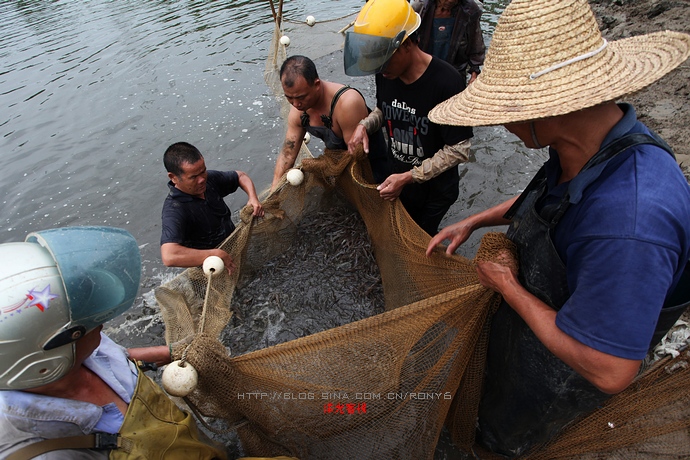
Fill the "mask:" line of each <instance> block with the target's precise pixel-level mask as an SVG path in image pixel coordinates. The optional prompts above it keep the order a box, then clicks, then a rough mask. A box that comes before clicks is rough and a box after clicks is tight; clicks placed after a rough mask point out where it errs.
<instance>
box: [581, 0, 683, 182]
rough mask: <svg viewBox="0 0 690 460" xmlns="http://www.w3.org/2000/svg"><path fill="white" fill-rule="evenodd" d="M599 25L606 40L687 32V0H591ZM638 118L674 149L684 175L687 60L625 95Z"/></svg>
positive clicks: (625, 99)
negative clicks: (663, 31)
mask: <svg viewBox="0 0 690 460" xmlns="http://www.w3.org/2000/svg"><path fill="white" fill-rule="evenodd" d="M590 5H591V6H592V9H593V10H594V13H595V15H596V16H597V20H598V22H599V27H600V29H601V30H602V33H603V34H604V37H606V38H607V39H609V40H617V39H620V38H625V37H631V36H636V35H642V34H647V33H650V32H657V31H661V30H674V31H679V32H687V33H690V2H688V1H687V0H596V1H590ZM624 101H625V102H630V103H631V104H632V105H633V106H634V107H635V109H636V110H637V113H638V116H639V118H640V120H641V121H642V122H643V123H645V124H646V125H647V126H649V127H650V128H651V129H653V130H654V131H656V132H657V133H659V134H660V135H661V137H663V138H664V140H666V142H668V143H669V144H670V145H671V147H672V148H673V150H674V151H675V153H676V157H677V159H678V162H679V163H680V164H681V166H683V169H684V171H685V173H686V176H688V175H689V172H690V104H689V102H690V61H685V62H684V63H683V64H681V65H680V66H679V67H678V68H677V69H675V70H674V71H673V72H671V73H669V74H668V75H666V76H665V77H664V78H662V79H661V80H659V81H657V82H655V83H653V84H652V85H650V86H648V87H647V88H644V89H643V90H641V91H639V92H637V93H636V94H633V95H630V96H626V97H625V98H624Z"/></svg>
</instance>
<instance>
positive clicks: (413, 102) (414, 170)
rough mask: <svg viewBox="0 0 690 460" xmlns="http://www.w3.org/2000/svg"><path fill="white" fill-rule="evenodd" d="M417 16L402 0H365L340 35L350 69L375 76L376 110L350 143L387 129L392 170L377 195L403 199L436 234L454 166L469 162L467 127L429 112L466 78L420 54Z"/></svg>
mask: <svg viewBox="0 0 690 460" xmlns="http://www.w3.org/2000/svg"><path fill="white" fill-rule="evenodd" d="M420 22H421V20H420V17H419V15H418V14H417V13H416V12H414V10H413V9H412V7H411V6H410V4H409V3H408V2H407V1H406V0H370V1H369V2H367V4H366V5H365V6H364V8H363V9H362V11H361V12H360V13H359V15H358V16H357V19H356V21H355V24H354V31H353V32H349V33H348V35H347V38H346V41H345V50H344V63H345V73H347V74H348V75H353V76H357V75H370V74H373V73H375V74H376V105H377V108H376V110H374V111H373V112H372V113H371V114H369V116H367V117H366V118H365V119H363V120H362V121H361V122H360V124H359V126H357V128H356V129H355V132H354V133H353V135H352V137H351V139H350V142H349V143H348V147H349V149H350V150H351V151H354V149H356V148H357V147H358V146H359V145H360V144H362V145H363V147H364V151H365V152H367V151H368V148H369V135H371V133H375V132H376V131H377V130H378V129H379V128H380V127H383V128H384V131H385V132H386V134H387V140H388V156H389V158H388V159H389V163H390V164H389V167H390V169H391V170H392V173H393V174H391V175H389V176H388V177H387V178H386V179H385V180H384V181H383V182H382V183H381V184H380V185H379V186H378V190H379V192H380V195H381V198H383V199H384V200H389V201H393V200H395V199H397V198H400V201H401V202H402V204H403V205H404V206H405V209H406V210H407V212H408V213H409V214H410V216H411V217H412V219H414V221H415V222H416V223H417V224H418V225H419V226H420V227H421V228H422V229H423V230H424V231H426V232H427V233H429V234H430V235H435V234H436V233H437V231H438V225H439V224H440V222H441V220H442V219H443V216H444V215H445V214H446V212H447V211H448V209H449V208H450V206H451V205H452V204H453V203H455V200H457V197H458V194H459V190H458V183H459V181H460V177H459V174H458V168H457V165H458V164H459V163H462V162H466V161H467V160H468V153H469V149H470V145H471V144H470V140H469V139H470V138H471V137H472V128H468V127H458V126H441V125H438V124H436V123H432V122H431V121H429V118H428V116H427V114H428V112H429V111H430V110H431V109H432V108H433V107H434V106H435V105H436V104H438V103H439V102H442V101H444V100H446V99H448V98H449V97H451V96H454V95H455V94H457V93H459V92H461V91H462V90H463V88H464V87H465V82H464V80H463V79H462V77H461V76H460V74H459V73H458V72H457V71H456V70H455V69H454V68H453V67H452V66H451V65H450V64H448V63H447V62H445V61H443V60H441V59H438V58H434V57H432V56H431V55H429V54H427V53H425V52H423V51H422V50H420V49H419V47H418V45H417V37H416V34H415V31H416V30H417V29H418V28H419V25H420Z"/></svg>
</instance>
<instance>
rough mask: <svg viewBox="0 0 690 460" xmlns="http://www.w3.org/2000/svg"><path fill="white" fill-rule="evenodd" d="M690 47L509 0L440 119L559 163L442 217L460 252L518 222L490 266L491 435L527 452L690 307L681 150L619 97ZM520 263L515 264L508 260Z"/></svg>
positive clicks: (587, 15) (682, 38) (636, 367)
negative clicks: (545, 152)
mask: <svg viewBox="0 0 690 460" xmlns="http://www.w3.org/2000/svg"><path fill="white" fill-rule="evenodd" d="M688 55H690V36H689V35H687V34H682V33H678V32H669V31H666V32H658V33H654V34H649V35H643V36H637V37H630V38H626V39H623V40H619V41H616V42H610V43H609V42H607V41H606V40H605V39H604V38H603V37H602V35H601V33H600V31H599V28H598V25H597V21H596V18H595V17H594V14H593V13H592V11H591V9H590V7H589V4H588V3H587V1H586V0H569V1H563V0H513V2H512V3H510V5H509V6H508V7H507V8H506V9H505V11H504V12H503V14H502V16H501V18H500V19H499V21H498V24H497V26H496V30H495V32H494V35H493V38H492V42H491V45H490V47H489V49H488V52H487V57H486V61H485V64H484V68H483V71H482V73H481V74H479V76H478V77H477V80H475V82H474V83H472V85H470V86H469V87H468V88H467V90H465V91H464V92H463V93H461V94H459V95H457V96H455V97H453V98H451V99H450V100H448V101H445V102H443V103H441V104H439V105H438V106H437V107H436V108H434V109H433V110H432V111H431V113H430V114H429V117H430V118H431V119H432V120H434V121H436V122H438V123H447V124H453V125H455V124H457V125H471V126H489V125H504V126H505V127H506V129H508V131H510V132H511V133H514V134H515V135H517V136H518V137H519V138H520V140H522V141H523V142H524V144H525V145H526V146H527V147H529V148H539V149H540V148H545V147H547V146H548V147H549V156H550V157H549V160H548V161H547V162H546V163H545V165H544V166H543V167H542V169H541V170H540V171H539V172H538V173H537V175H536V176H535V178H534V179H533V180H532V182H531V183H530V184H529V185H528V186H527V188H526V189H525V190H524V192H523V193H522V194H521V195H520V196H519V197H515V198H512V199H510V200H508V201H506V202H505V203H502V204H499V205H497V206H495V207H493V208H490V209H488V210H486V211H483V212H481V213H478V214H475V215H472V216H469V217H467V218H466V219H464V220H462V221H460V222H458V223H456V224H454V225H451V226H449V227H446V228H444V229H442V230H441V232H439V234H438V235H436V236H435V237H434V238H432V239H431V241H430V243H429V245H428V248H427V254H430V253H431V252H432V251H433V250H434V248H435V246H436V245H438V244H440V243H441V242H442V241H443V240H446V239H448V240H450V245H449V246H448V248H447V249H446V252H447V253H448V254H451V253H453V252H454V251H455V249H456V248H457V247H458V246H459V245H460V244H462V243H463V242H465V241H466V240H467V238H468V237H469V236H470V234H471V233H472V232H473V231H474V230H476V229H478V228H482V227H489V226H495V225H509V228H508V232H507V236H508V238H510V239H511V240H512V241H513V242H514V243H515V245H516V247H517V256H518V260H517V262H515V261H514V260H510V259H512V256H510V255H509V254H504V255H505V257H506V261H507V262H508V263H507V265H502V264H498V263H495V262H479V263H478V264H477V274H478V276H479V282H480V283H481V284H482V285H484V286H486V287H489V288H491V289H493V290H495V291H497V292H499V293H500V294H501V295H502V297H503V303H502V305H501V306H500V307H499V308H498V310H497V312H496V314H495V315H494V317H493V318H492V322H491V332H490V337H489V348H488V353H487V356H488V357H487V366H486V373H485V385H484V392H483V396H482V400H481V403H480V407H479V419H478V429H479V431H478V433H479V440H480V441H481V443H482V444H483V445H484V446H485V447H488V448H489V449H490V450H492V451H494V452H498V453H501V454H504V455H508V456H515V455H520V454H523V453H525V452H526V451H527V450H528V449H529V448H530V447H532V446H533V445H535V444H539V443H542V442H545V441H547V440H549V439H550V438H552V437H553V436H554V435H555V434H557V433H558V431H559V430H561V429H562V428H563V427H564V426H566V425H567V424H568V423H570V422H571V421H573V420H574V419H576V418H577V417H579V416H581V415H584V414H586V413H588V412H590V411H592V410H594V409H596V408H597V407H599V405H601V404H602V403H603V402H604V401H605V400H606V399H608V398H609V397H610V395H611V394H615V393H619V392H621V391H623V390H624V389H625V388H626V387H628V386H629V385H630V384H631V382H632V381H633V379H635V377H636V376H637V375H638V373H639V371H640V368H641V363H642V361H643V359H644V358H645V356H646V355H647V353H648V351H649V349H650V347H653V346H654V345H656V344H657V343H658V342H659V340H660V339H661V338H662V336H663V335H664V334H665V333H666V331H667V330H668V329H669V328H670V327H671V326H672V325H673V324H674V322H675V320H676V319H677V318H678V317H679V316H680V315H681V314H682V312H683V311H684V310H685V309H686V308H687V306H688V300H689V299H688V294H689V293H690V279H689V278H688V269H687V264H688V257H689V256H690V187H689V186H688V183H687V180H686V179H685V177H684V176H683V174H682V171H681V170H680V168H679V167H678V164H677V162H676V161H675V159H674V156H673V154H672V152H671V151H670V148H669V147H668V146H667V145H665V143H664V142H663V141H661V140H660V139H659V138H658V137H657V136H656V135H655V134H654V133H651V132H650V131H649V129H648V128H647V127H646V126H645V125H644V124H642V123H640V122H639V121H638V120H637V116H636V114H635V110H634V109H633V107H632V106H630V105H628V104H617V103H616V102H615V101H616V100H617V99H618V98H620V97H623V96H625V95H628V94H631V93H633V92H635V91H638V90H639V89H641V88H643V87H645V86H647V85H649V84H650V83H652V82H654V81H656V80H658V79H660V78H661V77H662V76H664V75H665V74H666V73H668V72H670V71H671V70H673V69H674V68H675V67H677V66H678V65H679V64H680V63H682V62H683V61H684V60H685V59H687V57H688ZM510 265H512V266H517V267H519V271H518V273H515V272H514V271H513V270H512V269H511V268H509V266H510Z"/></svg>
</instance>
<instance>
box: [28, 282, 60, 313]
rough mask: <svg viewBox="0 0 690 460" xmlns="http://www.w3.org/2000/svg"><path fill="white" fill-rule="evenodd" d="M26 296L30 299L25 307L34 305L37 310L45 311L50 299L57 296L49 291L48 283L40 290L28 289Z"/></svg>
mask: <svg viewBox="0 0 690 460" xmlns="http://www.w3.org/2000/svg"><path fill="white" fill-rule="evenodd" d="M26 297H27V298H28V299H29V300H30V302H29V305H27V308H28V307H32V306H34V305H36V306H37V307H38V309H39V310H41V311H45V310H46V309H47V308H48V304H49V303H50V301H51V300H53V299H57V297H58V296H57V295H55V294H51V293H50V284H49V285H48V286H46V287H44V288H43V290H42V291H37V290H36V289H32V290H30V291H29V293H28V294H27V295H26Z"/></svg>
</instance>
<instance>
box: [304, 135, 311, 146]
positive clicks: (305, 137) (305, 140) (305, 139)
mask: <svg viewBox="0 0 690 460" xmlns="http://www.w3.org/2000/svg"><path fill="white" fill-rule="evenodd" d="M310 140H311V134H309V133H304V143H305V144H308V143H309V141H310Z"/></svg>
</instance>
